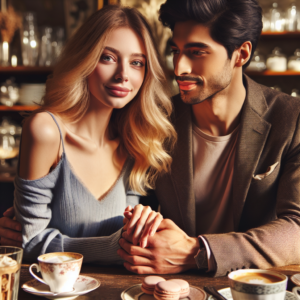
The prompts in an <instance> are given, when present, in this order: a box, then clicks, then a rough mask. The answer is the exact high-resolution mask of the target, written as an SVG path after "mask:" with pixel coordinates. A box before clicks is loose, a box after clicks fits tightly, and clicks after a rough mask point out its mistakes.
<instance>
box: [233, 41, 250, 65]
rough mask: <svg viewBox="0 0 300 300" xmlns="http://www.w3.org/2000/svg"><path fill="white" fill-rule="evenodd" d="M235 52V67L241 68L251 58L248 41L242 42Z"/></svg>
mask: <svg viewBox="0 0 300 300" xmlns="http://www.w3.org/2000/svg"><path fill="white" fill-rule="evenodd" d="M235 51H236V52H237V55H236V61H235V66H236V67H242V66H243V65H245V64H246V63H247V62H248V61H249V59H250V57H251V51H252V43H251V42H250V41H247V42H244V43H243V44H242V45H241V46H240V47H239V48H238V49H236V50H235Z"/></svg>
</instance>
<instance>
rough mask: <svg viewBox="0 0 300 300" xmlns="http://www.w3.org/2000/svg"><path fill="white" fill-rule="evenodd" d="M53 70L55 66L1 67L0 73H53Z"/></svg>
mask: <svg viewBox="0 0 300 300" xmlns="http://www.w3.org/2000/svg"><path fill="white" fill-rule="evenodd" d="M51 72H53V67H26V66H17V67H11V66H9V67H1V68H0V73H51Z"/></svg>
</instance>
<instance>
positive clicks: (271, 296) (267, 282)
mask: <svg viewBox="0 0 300 300" xmlns="http://www.w3.org/2000/svg"><path fill="white" fill-rule="evenodd" d="M228 278H229V282H230V289H231V294H232V298H233V300H284V298H285V294H286V286H287V277H286V276H285V275H283V274H280V273H277V272H273V271H269V270H259V269H242V270H238V271H233V272H231V273H229V275H228Z"/></svg>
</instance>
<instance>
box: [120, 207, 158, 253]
mask: <svg viewBox="0 0 300 300" xmlns="http://www.w3.org/2000/svg"><path fill="white" fill-rule="evenodd" d="M124 216H125V219H124V220H125V221H124V224H125V226H124V229H126V230H127V234H128V235H130V234H131V235H132V242H133V244H134V245H138V244H139V245H140V246H141V247H142V248H145V247H146V246H147V241H148V237H149V236H153V235H154V234H155V232H156V230H157V228H158V227H159V225H160V223H161V221H162V220H163V217H162V215H161V214H160V213H158V212H156V211H153V210H152V209H151V207H150V206H143V205H141V204H138V205H136V206H135V207H134V208H131V206H128V207H126V209H125V211H124ZM126 220H127V221H126Z"/></svg>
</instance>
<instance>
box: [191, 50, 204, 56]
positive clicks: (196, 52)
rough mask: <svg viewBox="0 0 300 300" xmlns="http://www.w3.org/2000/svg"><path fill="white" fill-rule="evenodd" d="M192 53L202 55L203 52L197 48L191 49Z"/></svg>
mask: <svg viewBox="0 0 300 300" xmlns="http://www.w3.org/2000/svg"><path fill="white" fill-rule="evenodd" d="M192 54H193V55H203V54H205V52H203V51H199V50H193V51H192Z"/></svg>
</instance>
